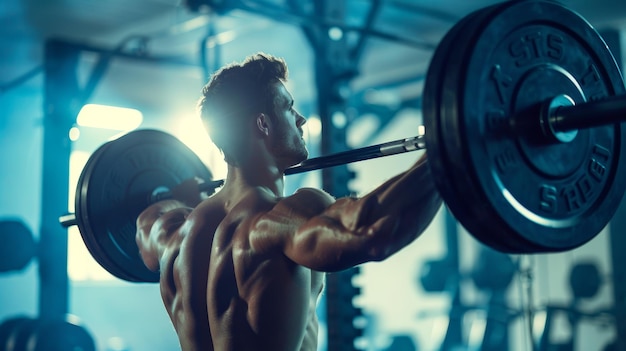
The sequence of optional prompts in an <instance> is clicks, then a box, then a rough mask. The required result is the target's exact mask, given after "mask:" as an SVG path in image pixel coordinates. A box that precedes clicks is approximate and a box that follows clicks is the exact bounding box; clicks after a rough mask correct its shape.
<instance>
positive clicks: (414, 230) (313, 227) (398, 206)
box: [259, 155, 442, 271]
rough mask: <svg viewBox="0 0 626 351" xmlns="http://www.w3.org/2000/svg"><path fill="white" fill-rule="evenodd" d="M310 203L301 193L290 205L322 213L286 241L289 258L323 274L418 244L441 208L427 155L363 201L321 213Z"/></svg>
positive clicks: (351, 200) (339, 204)
mask: <svg viewBox="0 0 626 351" xmlns="http://www.w3.org/2000/svg"><path fill="white" fill-rule="evenodd" d="M308 196H311V195H308ZM306 197H307V195H306V194H301V195H299V194H298V193H296V194H294V196H292V197H290V198H287V199H286V200H285V201H286V203H285V204H284V205H285V207H286V208H289V207H293V208H296V209H300V210H304V211H313V212H315V211H317V213H316V214H315V215H311V216H310V217H309V219H308V220H306V222H305V223H304V224H302V225H301V226H299V227H298V229H297V230H296V232H295V234H292V235H291V236H289V237H287V238H286V239H285V240H284V242H283V245H284V252H285V254H286V255H287V256H288V257H289V258H290V259H291V260H293V261H295V262H297V263H299V264H302V265H305V266H307V267H309V268H312V269H315V270H319V271H338V270H343V269H346V268H349V267H352V266H355V265H358V264H361V263H364V262H368V261H380V260H383V259H386V258H387V257H389V256H391V255H393V254H394V253H396V252H397V251H398V250H400V249H401V248H403V247H405V246H406V245H408V244H409V243H411V242H412V241H413V240H414V239H415V238H417V237H418V236H419V235H420V234H421V233H422V232H423V231H424V230H425V229H426V227H428V225H429V224H430V223H431V221H432V219H433V218H434V216H435V215H436V214H437V211H438V210H439V208H440V207H441V203H442V200H441V197H440V196H439V193H438V191H437V189H436V187H435V184H434V182H433V179H432V175H431V173H430V168H429V167H428V164H427V160H426V157H425V155H424V156H423V157H422V158H420V160H419V161H418V162H417V163H416V164H415V165H413V166H412V167H411V168H410V169H409V170H407V171H406V172H404V173H401V174H399V175H397V176H395V177H393V178H392V179H390V180H388V181H386V182H385V183H383V184H382V185H380V186H379V187H378V188H376V189H375V190H373V191H372V192H370V193H368V194H366V195H365V196H363V197H361V198H343V199H339V200H337V201H336V202H334V203H330V202H329V203H328V206H327V207H325V208H321V207H322V206H320V205H319V203H320V201H317V203H318V205H317V206H319V207H316V206H315V205H313V206H312V205H311V204H312V203H316V202H314V201H308V200H307V199H306ZM322 202H323V200H322ZM291 213H294V212H293V211H291ZM262 222H263V221H261V222H259V224H260V225H262Z"/></svg>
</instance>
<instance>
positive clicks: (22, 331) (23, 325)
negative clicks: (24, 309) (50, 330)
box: [5, 318, 41, 351]
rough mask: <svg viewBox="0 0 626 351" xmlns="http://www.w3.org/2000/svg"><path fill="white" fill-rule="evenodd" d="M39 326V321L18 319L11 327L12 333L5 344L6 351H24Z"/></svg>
mask: <svg viewBox="0 0 626 351" xmlns="http://www.w3.org/2000/svg"><path fill="white" fill-rule="evenodd" d="M40 326H41V320H39V319H33V318H18V319H17V320H16V321H15V324H14V325H13V332H12V333H11V335H9V337H8V339H7V342H6V345H5V347H6V351H25V350H26V349H27V348H28V340H29V339H30V337H31V336H32V335H33V334H34V333H36V332H37V330H38V329H39V327H40Z"/></svg>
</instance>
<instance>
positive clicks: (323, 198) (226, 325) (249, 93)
mask: <svg viewBox="0 0 626 351" xmlns="http://www.w3.org/2000/svg"><path fill="white" fill-rule="evenodd" d="M286 79H287V67H286V65H285V63H284V61H282V60H281V59H278V58H275V57H273V56H269V55H265V54H257V55H254V56H251V57H249V58H247V59H246V60H245V61H244V62H243V63H239V64H231V65H229V66H226V67H224V68H222V69H221V70H220V71H218V72H217V73H216V74H215V75H214V76H213V77H212V78H211V80H210V81H209V83H208V84H207V85H206V86H205V87H204V89H203V96H202V98H201V100H200V103H199V107H200V111H201V116H202V120H203V121H204V123H205V125H206V126H207V130H208V132H209V134H210V136H211V139H212V140H213V141H214V143H215V144H216V145H217V146H218V147H219V148H220V149H221V151H222V152H223V154H224V158H225V160H226V162H227V163H228V176H227V178H226V182H225V184H224V186H223V188H222V189H221V190H220V191H218V192H217V193H216V194H215V195H213V196H211V197H208V198H206V197H202V196H201V195H200V194H199V191H198V184H197V182H195V181H190V182H184V183H183V184H182V185H181V186H179V187H178V188H177V189H174V191H173V193H174V199H172V200H166V201H161V202H158V203H155V204H154V205H152V206H150V207H149V208H148V209H146V210H145V211H144V212H143V213H142V214H141V215H140V216H139V218H138V219H137V243H138V245H139V248H140V251H141V254H142V258H143V260H144V262H145V264H146V266H147V267H149V268H150V269H152V270H155V271H156V270H160V274H161V282H160V284H161V294H162V297H163V302H164V303H165V306H166V308H167V311H168V313H169V315H170V317H171V319H172V323H173V324H174V327H175V329H176V331H177V333H178V337H179V340H180V344H181V347H182V349H183V350H185V351H191V350H220V351H221V350H264V351H265V350H273V351H280V350H290V351H293V350H316V347H317V329H318V323H317V317H316V314H315V310H316V305H317V301H318V297H319V295H320V292H321V291H322V288H323V284H324V273H323V272H332V271H339V270H343V269H346V268H349V267H352V266H355V265H358V264H361V263H364V262H368V261H380V260H383V259H385V258H387V257H389V256H391V255H393V254H394V253H395V252H397V251H398V250H400V249H401V248H403V247H404V246H406V245H407V244H409V243H411V242H412V241H413V240H414V239H415V238H417V237H418V236H419V235H420V234H421V233H422V232H423V231H424V230H425V229H426V227H427V226H428V225H429V224H430V222H431V220H432V219H433V217H434V216H435V214H436V212H437V210H438V209H439V207H440V205H441V199H440V197H439V194H438V193H437V191H436V189H435V186H434V184H433V181H432V179H431V174H430V172H429V167H428V165H427V164H426V163H427V160H426V157H425V156H424V157H422V158H420V159H419V160H418V161H417V163H415V165H413V166H412V167H411V168H409V169H408V170H407V171H406V172H404V173H401V174H399V175H397V176H395V177H393V178H391V179H390V180H388V181H387V182H385V183H384V184H382V185H380V186H379V187H378V188H377V189H375V190H373V191H372V192H370V193H368V194H366V195H364V196H363V197H360V198H341V199H338V200H335V199H334V198H333V197H331V196H330V195H329V194H327V193H325V192H323V191H321V190H317V189H301V190H298V191H297V192H296V193H295V194H293V195H290V196H287V197H284V196H283V185H284V175H283V172H284V171H285V169H286V168H288V167H290V166H293V165H296V164H298V163H300V162H301V161H303V160H305V159H306V158H307V156H308V152H307V149H306V147H305V144H304V140H303V139H302V125H303V124H304V123H305V122H306V120H305V118H304V117H303V116H302V115H300V114H299V113H298V112H297V111H296V110H295V109H294V106H293V98H292V96H291V94H290V93H289V92H288V91H287V89H286V88H285V86H284V84H283V83H284V82H285V80H286Z"/></svg>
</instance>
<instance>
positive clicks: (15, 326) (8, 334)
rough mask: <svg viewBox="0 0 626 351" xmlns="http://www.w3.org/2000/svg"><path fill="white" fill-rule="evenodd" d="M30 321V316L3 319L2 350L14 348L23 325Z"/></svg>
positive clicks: (1, 328)
mask: <svg viewBox="0 0 626 351" xmlns="http://www.w3.org/2000/svg"><path fill="white" fill-rule="evenodd" d="M30 321H32V318H29V317H13V318H11V319H7V320H5V321H3V322H2V324H0V351H8V350H13V349H14V345H15V341H16V340H15V338H16V337H17V333H18V332H19V329H20V327H21V325H22V324H24V323H29V322H30Z"/></svg>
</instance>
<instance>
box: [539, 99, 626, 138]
mask: <svg viewBox="0 0 626 351" xmlns="http://www.w3.org/2000/svg"><path fill="white" fill-rule="evenodd" d="M549 118H550V124H551V126H552V128H553V129H554V130H556V131H559V132H568V131H573V130H578V129H587V128H593V127H599V126H604V125H608V124H614V123H620V122H624V121H626V95H615V96H611V97H608V98H606V99H602V100H596V101H589V102H585V103H581V104H571V105H570V106H560V107H558V108H556V109H554V110H553V113H552V115H551V116H550V117H549Z"/></svg>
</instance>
